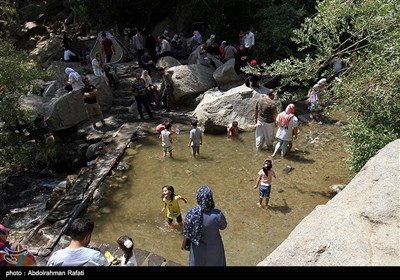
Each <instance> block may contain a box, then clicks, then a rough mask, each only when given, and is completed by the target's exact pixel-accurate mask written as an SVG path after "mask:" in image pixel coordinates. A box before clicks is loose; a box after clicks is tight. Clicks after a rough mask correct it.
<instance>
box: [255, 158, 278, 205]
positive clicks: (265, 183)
mask: <svg viewBox="0 0 400 280" xmlns="http://www.w3.org/2000/svg"><path fill="white" fill-rule="evenodd" d="M272 177H274V178H276V175H275V172H274V170H272V161H271V160H269V159H267V160H265V162H264V166H263V168H262V169H261V170H260V171H259V172H258V178H257V182H256V185H255V186H254V189H257V187H258V185H260V188H259V196H260V199H259V201H258V202H257V205H258V207H260V208H262V201H263V199H264V198H265V207H268V202H269V195H270V193H271V182H272Z"/></svg>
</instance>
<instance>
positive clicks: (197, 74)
mask: <svg viewBox="0 0 400 280" xmlns="http://www.w3.org/2000/svg"><path fill="white" fill-rule="evenodd" d="M167 71H168V73H169V74H170V75H171V77H172V82H173V84H174V98H175V101H176V103H180V100H182V99H183V98H184V97H185V96H196V95H198V94H200V93H203V92H205V91H207V90H209V89H210V88H213V87H215V86H216V85H217V83H216V82H215V80H214V78H213V73H214V69H213V68H212V67H207V66H204V65H200V64H191V65H182V66H175V67H172V68H169V69H168V70H167Z"/></svg>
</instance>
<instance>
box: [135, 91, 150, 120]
mask: <svg viewBox="0 0 400 280" xmlns="http://www.w3.org/2000/svg"><path fill="white" fill-rule="evenodd" d="M135 100H136V105H137V108H138V111H139V115H140V117H141V118H142V119H144V116H143V110H142V105H143V106H144V109H145V110H146V113H147V115H149V117H150V119H152V118H153V114H152V113H151V110H150V105H149V99H148V97H147V94H144V95H135Z"/></svg>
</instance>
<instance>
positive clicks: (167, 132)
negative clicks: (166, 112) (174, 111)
mask: <svg viewBox="0 0 400 280" xmlns="http://www.w3.org/2000/svg"><path fill="white" fill-rule="evenodd" d="M171 127H172V124H171V123H168V124H166V125H165V128H164V129H163V130H162V131H161V133H160V138H161V146H162V147H163V152H164V157H166V156H167V152H168V153H169V156H170V157H171V158H173V156H172V149H173V148H172V138H171V135H172V134H173V133H174V132H173V131H171Z"/></svg>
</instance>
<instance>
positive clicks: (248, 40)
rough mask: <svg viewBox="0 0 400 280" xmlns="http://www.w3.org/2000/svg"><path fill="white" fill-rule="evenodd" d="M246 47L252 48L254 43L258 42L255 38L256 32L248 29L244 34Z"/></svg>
mask: <svg viewBox="0 0 400 280" xmlns="http://www.w3.org/2000/svg"><path fill="white" fill-rule="evenodd" d="M243 42H244V47H245V49H248V50H250V49H251V48H252V47H254V45H255V44H256V42H255V39H254V34H253V32H251V31H250V30H247V31H246V34H245V35H244V39H243Z"/></svg>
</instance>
